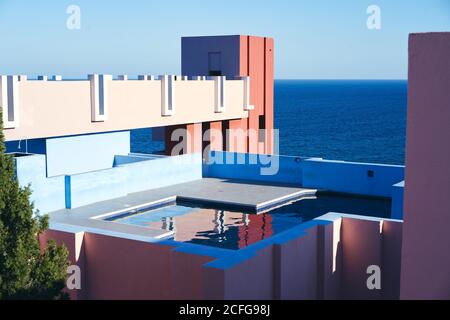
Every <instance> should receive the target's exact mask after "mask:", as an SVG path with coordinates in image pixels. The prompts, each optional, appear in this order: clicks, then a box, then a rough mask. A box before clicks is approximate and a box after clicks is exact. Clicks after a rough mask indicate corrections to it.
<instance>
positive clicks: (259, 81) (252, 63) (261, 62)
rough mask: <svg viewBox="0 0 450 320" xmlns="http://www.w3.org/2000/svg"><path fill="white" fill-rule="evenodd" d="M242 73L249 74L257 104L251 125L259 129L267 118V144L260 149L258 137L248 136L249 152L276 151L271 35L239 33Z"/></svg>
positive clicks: (254, 100) (253, 101)
mask: <svg viewBox="0 0 450 320" xmlns="http://www.w3.org/2000/svg"><path fill="white" fill-rule="evenodd" d="M240 38H241V41H240V43H241V49H240V53H241V57H240V76H250V78H251V83H250V103H251V104H252V105H254V106H255V109H254V110H251V111H250V112H249V117H248V119H247V121H248V125H247V126H248V128H249V129H254V130H258V129H259V116H264V117H265V120H264V122H265V127H266V130H267V131H266V134H265V143H263V144H262V147H261V148H259V145H260V144H259V142H258V136H257V135H252V136H249V138H248V139H249V143H248V152H250V153H269V154H271V153H272V152H273V149H272V147H273V141H272V140H273V134H272V130H273V85H274V41H273V39H272V38H264V37H255V36H240Z"/></svg>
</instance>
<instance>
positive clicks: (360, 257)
mask: <svg viewBox="0 0 450 320" xmlns="http://www.w3.org/2000/svg"><path fill="white" fill-rule="evenodd" d="M341 241H342V287H341V289H342V291H341V295H342V298H344V299H380V298H381V292H380V291H379V290H369V289H368V288H367V278H368V277H369V275H368V274H367V268H368V267H369V266H371V265H377V266H380V267H381V268H382V265H381V232H380V222H374V221H368V220H360V219H349V218H343V219H342V233H341Z"/></svg>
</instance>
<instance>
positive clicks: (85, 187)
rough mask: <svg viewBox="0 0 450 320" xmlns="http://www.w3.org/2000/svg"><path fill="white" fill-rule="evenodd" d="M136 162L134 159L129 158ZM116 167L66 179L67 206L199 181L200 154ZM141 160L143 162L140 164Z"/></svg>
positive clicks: (127, 162)
mask: <svg viewBox="0 0 450 320" xmlns="http://www.w3.org/2000/svg"><path fill="white" fill-rule="evenodd" d="M131 158H132V160H136V157H131ZM118 159H120V160H119V161H118V162H120V163H121V164H120V165H118V166H117V167H114V168H111V169H107V170H100V171H93V172H87V173H82V174H76V175H70V176H67V177H66V180H65V181H66V186H65V188H66V196H65V198H66V206H67V208H69V209H70V208H77V207H80V206H84V205H87V204H91V203H95V202H99V201H104V200H109V199H114V198H117V197H123V196H126V195H127V194H129V193H134V192H139V191H144V190H151V189H155V188H161V187H166V186H169V185H174V184H179V183H184V182H189V181H194V180H198V179H201V178H202V169H201V168H202V167H201V164H202V157H201V154H200V153H196V154H189V155H182V156H175V157H158V158H147V159H145V158H144V159H142V158H141V159H139V160H141V161H138V162H136V161H134V162H133V161H126V160H124V157H119V158H118ZM142 160H143V161H142Z"/></svg>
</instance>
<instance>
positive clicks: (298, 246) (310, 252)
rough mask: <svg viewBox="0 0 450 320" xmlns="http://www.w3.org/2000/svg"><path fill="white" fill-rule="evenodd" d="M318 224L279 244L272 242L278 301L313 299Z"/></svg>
mask: <svg viewBox="0 0 450 320" xmlns="http://www.w3.org/2000/svg"><path fill="white" fill-rule="evenodd" d="M318 229H319V228H318V227H317V226H316V227H312V228H310V229H308V230H307V232H306V234H305V235H304V236H303V237H299V238H296V239H295V240H292V241H289V242H288V243H285V244H282V245H275V248H274V249H275V250H276V252H277V255H278V256H277V257H276V260H275V263H276V266H277V269H278V270H276V271H277V272H278V274H277V276H278V279H277V280H276V282H277V283H276V284H275V285H276V294H275V297H276V298H277V299H281V300H312V299H317V298H318V296H317V294H318V291H317V289H318V288H317V285H318V283H317V276H318V273H319V272H320V270H319V268H318V260H317V257H318V256H319V255H322V250H320V249H319V248H318V241H317V238H318Z"/></svg>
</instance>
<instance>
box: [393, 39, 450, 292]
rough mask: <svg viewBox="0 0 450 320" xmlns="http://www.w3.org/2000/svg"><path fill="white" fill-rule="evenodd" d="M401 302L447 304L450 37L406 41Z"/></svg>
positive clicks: (449, 262) (449, 279)
mask: <svg viewBox="0 0 450 320" xmlns="http://www.w3.org/2000/svg"><path fill="white" fill-rule="evenodd" d="M408 73H409V74H408V116H407V139H406V142H407V144H406V170H405V195H404V226H403V228H404V229H403V249H402V266H401V298H403V299H450V254H449V245H450V232H449V228H450V196H449V195H450V33H449V32H446V33H423V34H411V35H410V37H409V71H408Z"/></svg>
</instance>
